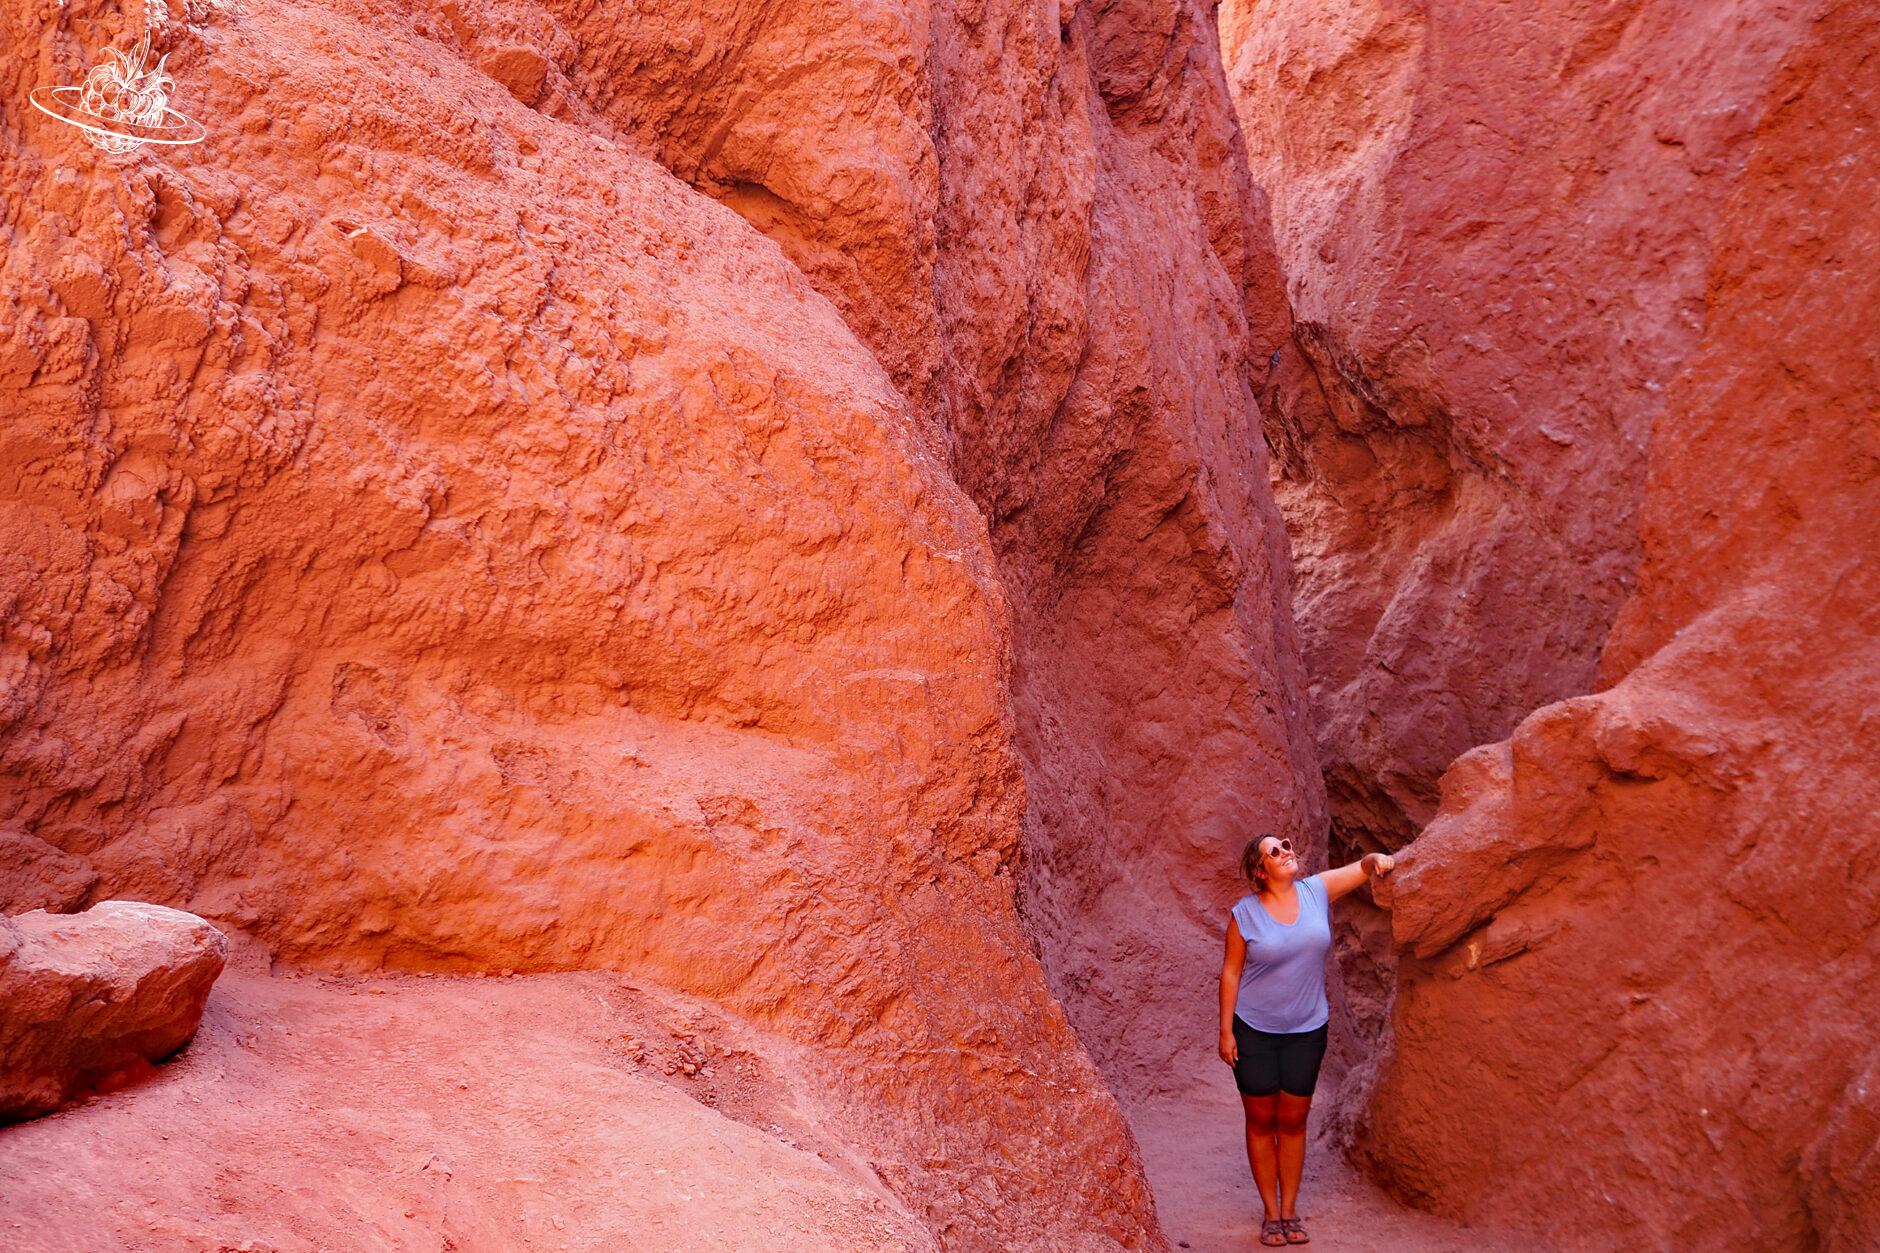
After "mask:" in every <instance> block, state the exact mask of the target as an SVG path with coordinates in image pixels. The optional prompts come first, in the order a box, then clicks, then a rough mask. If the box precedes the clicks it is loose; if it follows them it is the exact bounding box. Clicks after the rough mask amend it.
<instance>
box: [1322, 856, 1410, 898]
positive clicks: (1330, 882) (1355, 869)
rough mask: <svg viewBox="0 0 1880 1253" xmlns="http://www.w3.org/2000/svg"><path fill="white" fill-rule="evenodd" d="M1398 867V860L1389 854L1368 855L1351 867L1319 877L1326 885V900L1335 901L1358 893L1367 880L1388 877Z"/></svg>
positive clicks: (1341, 867)
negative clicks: (1381, 876)
mask: <svg viewBox="0 0 1880 1253" xmlns="http://www.w3.org/2000/svg"><path fill="white" fill-rule="evenodd" d="M1396 866H1397V862H1396V859H1395V858H1393V857H1392V856H1391V855H1390V854H1389V853H1366V854H1365V855H1364V856H1362V857H1360V858H1358V860H1356V861H1354V862H1352V863H1351V864H1350V865H1349V866H1339V867H1338V868H1337V869H1334V870H1327V871H1326V872H1325V873H1324V874H1322V875H1320V876H1319V881H1320V882H1321V883H1323V884H1324V885H1325V899H1326V900H1328V901H1335V900H1337V899H1338V898H1339V897H1341V896H1345V895H1348V894H1350V893H1351V892H1354V891H1356V890H1357V887H1358V885H1359V884H1360V883H1363V882H1364V881H1365V880H1366V879H1368V878H1371V877H1374V876H1380V875H1387V874H1389V873H1390V872H1391V871H1392V870H1394V869H1396Z"/></svg>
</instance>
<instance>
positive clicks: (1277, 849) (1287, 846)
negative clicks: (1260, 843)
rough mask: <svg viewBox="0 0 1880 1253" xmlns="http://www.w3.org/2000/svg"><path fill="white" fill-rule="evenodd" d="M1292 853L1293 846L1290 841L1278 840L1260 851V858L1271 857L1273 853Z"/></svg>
mask: <svg viewBox="0 0 1880 1253" xmlns="http://www.w3.org/2000/svg"><path fill="white" fill-rule="evenodd" d="M1292 851H1293V846H1292V841H1291V840H1279V841H1277V842H1275V843H1272V844H1269V845H1267V846H1266V848H1265V849H1264V850H1262V851H1261V853H1260V856H1262V857H1271V856H1272V855H1273V854H1274V853H1290V852H1292Z"/></svg>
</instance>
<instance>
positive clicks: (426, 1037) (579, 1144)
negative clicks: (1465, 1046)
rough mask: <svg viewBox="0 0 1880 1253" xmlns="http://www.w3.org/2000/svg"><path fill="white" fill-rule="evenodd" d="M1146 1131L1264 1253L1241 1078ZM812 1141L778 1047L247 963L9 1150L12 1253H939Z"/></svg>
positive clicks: (1201, 1200) (554, 984) (1369, 1234)
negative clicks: (186, 1037) (190, 1018)
mask: <svg viewBox="0 0 1880 1253" xmlns="http://www.w3.org/2000/svg"><path fill="white" fill-rule="evenodd" d="M1130 1112H1131V1116H1132V1120H1133V1122H1134V1125H1135V1129H1136V1133H1137V1135H1138V1137H1139V1139H1140V1140H1141V1142H1142V1148H1143V1152H1144V1155H1145V1158H1146V1161H1147V1165H1148V1170H1149V1174H1150V1177H1151V1180H1152V1181H1153V1183H1154V1185H1155V1189H1156V1196H1157V1202H1158V1207H1159V1211H1160V1214H1161V1218H1162V1221H1163V1224H1164V1227H1165V1229H1166V1231H1167V1232H1168V1235H1169V1238H1170V1240H1171V1241H1172V1242H1175V1243H1176V1244H1177V1245H1178V1247H1182V1248H1189V1249H1196V1250H1228V1249H1241V1248H1248V1247H1254V1246H1256V1245H1257V1238H1256V1232H1257V1228H1256V1225H1255V1224H1254V1223H1253V1221H1252V1219H1251V1217H1250V1216H1251V1215H1255V1214H1257V1213H1258V1205H1259V1202H1258V1198H1257V1196H1256V1195H1255V1194H1254V1192H1253V1190H1252V1186H1251V1184H1250V1183H1249V1182H1248V1180H1247V1179H1246V1171H1245V1167H1244V1164H1243V1163H1242V1160H1241V1157H1240V1149H1239V1142H1238V1128H1237V1125H1236V1123H1235V1121H1234V1120H1235V1116H1236V1110H1235V1106H1234V1099H1233V1093H1232V1089H1231V1085H1229V1084H1228V1083H1227V1082H1226V1081H1225V1079H1224V1077H1223V1079H1222V1081H1221V1082H1219V1083H1214V1084H1211V1085H1197V1087H1196V1088H1195V1090H1193V1091H1191V1092H1188V1093H1186V1094H1183V1095H1179V1096H1174V1097H1164V1098H1160V1099H1158V1100H1157V1101H1156V1102H1154V1103H1152V1104H1148V1105H1144V1106H1142V1107H1140V1108H1137V1109H1135V1110H1132V1111H1130ZM822 1116H823V1114H822V1111H820V1110H818V1109H816V1108H815V1107H814V1105H813V1103H811V1102H810V1100H809V1098H808V1097H806V1095H805V1092H804V1088H803V1086H802V1085H798V1084H795V1083H793V1082H792V1080H791V1055H790V1046H789V1045H788V1044H787V1043H784V1042H782V1041H778V1040H775V1039H774V1038H768V1037H763V1036H761V1034H760V1033H756V1032H753V1031H752V1030H751V1029H749V1028H748V1027H746V1026H743V1025H742V1024H739V1023H737V1022H735V1021H734V1020H729V1019H726V1018H724V1017H723V1016H722V1015H719V1014H716V1013H715V1012H714V1011H712V1010H711V1009H709V1007H705V1006H702V1005H699V1004H697V1003H692V1002H684V1001H680V1000H677V999H675V998H673V997H671V996H670V995H668V994H665V993H658V994H654V993H650V992H647V991H645V990H642V989H640V988H637V987H635V986H634V985H632V984H631V983H628V982H623V980H622V979H621V978H620V977H619V976H616V975H610V974H603V973H597V972H585V973H574V974H554V975H533V976H514V977H509V978H503V977H491V978H461V977H447V976H416V975H387V976H378V977H370V978H346V977H337V976H331V975H325V974H318V973H313V972H303V971H296V970H292V969H290V968H286V967H276V968H275V969H274V971H273V972H272V973H269V972H268V971H267V970H266V969H265V968H264V963H263V962H261V961H259V960H256V959H253V958H250V960H248V961H245V962H238V963H237V965H236V967H234V968H231V969H230V970H229V971H228V972H227V973H226V974H225V975H224V976H223V978H222V981H221V982H220V983H219V984H218V985H217V987H216V990H215V993H214V995H213V996H212V997H211V999H210V1003H209V1007H208V1010H207V1012H206V1014H205V1016H204V1018H203V1023H202V1028H201V1031H200V1033H199V1034H198V1036H197V1037H196V1039H195V1040H194V1042H192V1043H191V1044H190V1045H189V1046H188V1047H187V1048H186V1049H185V1050H183V1052H182V1053H181V1054H179V1055H178V1056H177V1057H176V1058H174V1059H173V1060H172V1061H170V1062H169V1063H167V1064H165V1065H164V1066H163V1067H161V1068H160V1069H159V1070H158V1072H157V1073H156V1074H155V1075H154V1076H152V1077H150V1078H148V1079H147V1080H145V1081H143V1082H141V1083H138V1084H136V1085H134V1086H131V1087H129V1088H126V1089H124V1090H121V1091H118V1092H114V1093H109V1094H106V1095H102V1096H98V1097H95V1098H93V1099H91V1100H89V1101H87V1102H84V1103H82V1104H79V1105H77V1106H74V1107H72V1108H69V1109H66V1110H64V1111H61V1112H59V1113H57V1114H53V1115H50V1116H48V1117H45V1118H40V1119H37V1120H34V1121H31V1122H27V1123H22V1124H19V1125H16V1126H13V1127H9V1128H6V1129H5V1130H0V1194H4V1195H5V1196H6V1198H7V1206H6V1210H5V1213H4V1214H0V1244H4V1245H5V1247H7V1248H9V1249H14V1250H24V1251H31V1253H97V1251H98V1250H104V1249H112V1250H118V1249H124V1250H131V1249H135V1250H172V1249H174V1250H184V1249H188V1250H216V1251H218V1253H223V1251H227V1253H238V1251H239V1253H302V1251H309V1253H311V1251H315V1250H367V1249H370V1250H398V1251H401V1253H402V1251H406V1250H411V1251H414V1253H415V1251H418V1250H423V1251H424V1253H437V1251H440V1250H465V1251H471V1250H488V1249H530V1250H534V1249H542V1250H562V1249H566V1250H620V1249H636V1250H639V1249H643V1250H688V1251H690V1250H698V1251H701V1253H702V1251H706V1250H727V1251H728V1250H740V1251H741V1250H753V1249H759V1248H762V1249H766V1250H801V1251H803V1253H811V1251H813V1250H814V1251H828V1250H877V1249H897V1250H900V1249H931V1248H934V1247H935V1246H934V1243H933V1239H932V1237H931V1236H930V1235H929V1234H928V1233H927V1232H926V1231H925V1230H924V1229H923V1228H922V1227H921V1225H920V1224H918V1223H916V1222H915V1221H913V1220H912V1219H911V1218H910V1217H909V1216H908V1215H907V1214H906V1213H905V1211H904V1210H902V1209H901V1207H900V1206H898V1205H897V1204H896V1202H895V1200H894V1198H893V1197H892V1196H890V1195H889V1194H888V1193H887V1192H886V1191H885V1190H884V1189H883V1188H881V1186H880V1185H879V1184H878V1183H876V1182H875V1180H874V1178H873V1176H872V1174H871V1172H870V1170H869V1168H868V1164H867V1163H865V1162H860V1161H855V1160H852V1159H851V1158H850V1157H849V1156H848V1155H847V1154H846V1152H845V1151H844V1150H843V1149H842V1147H841V1146H840V1143H839V1141H838V1140H837V1139H836V1138H835V1137H834V1136H830V1135H824V1134H822V1133H821V1132H820V1131H819V1129H818V1124H819V1121H820V1119H821V1118H822ZM284 1142H285V1147H286V1151H283V1144H284ZM1306 1196H1307V1205H1306V1206H1305V1210H1306V1212H1307V1214H1308V1216H1309V1217H1310V1219H1311V1220H1312V1223H1313V1229H1314V1232H1315V1236H1316V1238H1315V1240H1314V1246H1315V1247H1317V1248H1321V1249H1394V1250H1411V1251H1412V1253H1417V1251H1421V1250H1449V1249H1484V1250H1490V1249H1502V1248H1514V1247H1522V1248H1533V1247H1535V1246H1534V1244H1533V1242H1532V1241H1531V1240H1529V1241H1526V1242H1523V1243H1521V1244H1519V1245H1517V1244H1516V1242H1514V1241H1513V1240H1510V1239H1505V1238H1501V1237H1498V1236H1495V1235H1493V1234H1484V1233H1481V1232H1478V1231H1471V1230H1466V1229H1463V1228H1459V1227H1456V1226H1453V1225H1450V1224H1447V1223H1444V1222H1442V1221H1440V1220H1437V1219H1433V1218H1431V1217H1429V1216H1427V1215H1422V1214H1417V1213H1414V1212H1412V1211H1408V1210H1405V1209H1403V1208H1402V1207H1400V1206H1397V1205H1395V1204H1393V1203H1392V1202H1391V1201H1389V1200H1388V1199H1386V1198H1385V1197H1384V1196H1383V1195H1382V1194H1381V1193H1379V1192H1377V1191H1376V1189H1375V1188H1373V1187H1371V1186H1370V1185H1369V1184H1368V1183H1366V1182H1364V1181H1363V1180H1361V1179H1359V1178H1358V1177H1356V1176H1355V1175H1354V1174H1352V1173H1351V1171H1350V1170H1349V1169H1348V1168H1347V1167H1345V1166H1344V1165H1343V1164H1342V1162H1340V1161H1338V1160H1337V1159H1336V1158H1335V1157H1334V1156H1333V1155H1332V1154H1331V1153H1330V1152H1329V1151H1327V1150H1325V1149H1323V1148H1320V1149H1318V1150H1316V1151H1315V1152H1314V1154H1313V1156H1312V1159H1311V1162H1310V1165H1309V1174H1308V1190H1307V1193H1306Z"/></svg>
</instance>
